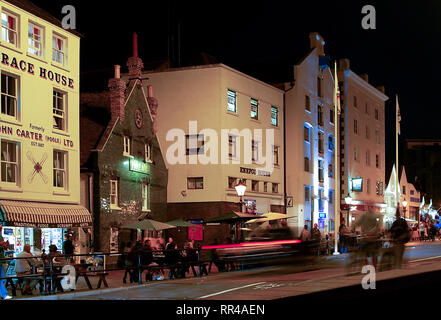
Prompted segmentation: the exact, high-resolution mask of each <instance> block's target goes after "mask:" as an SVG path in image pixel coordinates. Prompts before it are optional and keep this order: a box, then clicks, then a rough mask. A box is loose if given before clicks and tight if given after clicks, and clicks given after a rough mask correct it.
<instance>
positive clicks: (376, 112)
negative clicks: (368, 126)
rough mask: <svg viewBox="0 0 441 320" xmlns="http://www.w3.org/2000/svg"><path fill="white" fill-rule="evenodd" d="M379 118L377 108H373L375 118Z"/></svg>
mask: <svg viewBox="0 0 441 320" xmlns="http://www.w3.org/2000/svg"><path fill="white" fill-rule="evenodd" d="M378 119H379V115H378V108H375V120H378Z"/></svg>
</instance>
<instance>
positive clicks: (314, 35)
mask: <svg viewBox="0 0 441 320" xmlns="http://www.w3.org/2000/svg"><path fill="white" fill-rule="evenodd" d="M309 42H310V45H311V49H313V48H317V53H318V55H319V57H321V56H324V55H325V41H324V40H323V38H322V36H321V35H320V34H319V33H318V32H311V33H310V34H309Z"/></svg>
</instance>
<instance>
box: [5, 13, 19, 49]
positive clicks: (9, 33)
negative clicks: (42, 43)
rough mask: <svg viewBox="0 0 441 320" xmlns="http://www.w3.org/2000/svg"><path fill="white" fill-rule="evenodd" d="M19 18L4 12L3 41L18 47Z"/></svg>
mask: <svg viewBox="0 0 441 320" xmlns="http://www.w3.org/2000/svg"><path fill="white" fill-rule="evenodd" d="M17 35H18V17H17V16H15V15H13V14H11V13H9V12H5V11H3V12H2V41H5V42H8V43H10V44H13V45H14V46H16V47H18V37H17Z"/></svg>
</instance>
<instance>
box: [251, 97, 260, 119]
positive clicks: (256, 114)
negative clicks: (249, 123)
mask: <svg viewBox="0 0 441 320" xmlns="http://www.w3.org/2000/svg"><path fill="white" fill-rule="evenodd" d="M258 108H259V102H258V101H257V100H256V99H253V98H251V119H255V120H257V119H258V118H259V109H258Z"/></svg>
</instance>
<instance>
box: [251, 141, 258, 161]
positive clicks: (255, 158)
mask: <svg viewBox="0 0 441 320" xmlns="http://www.w3.org/2000/svg"><path fill="white" fill-rule="evenodd" d="M251 154H252V156H251V160H252V161H254V162H256V161H258V159H259V142H258V141H254V140H253V141H252V145H251Z"/></svg>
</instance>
